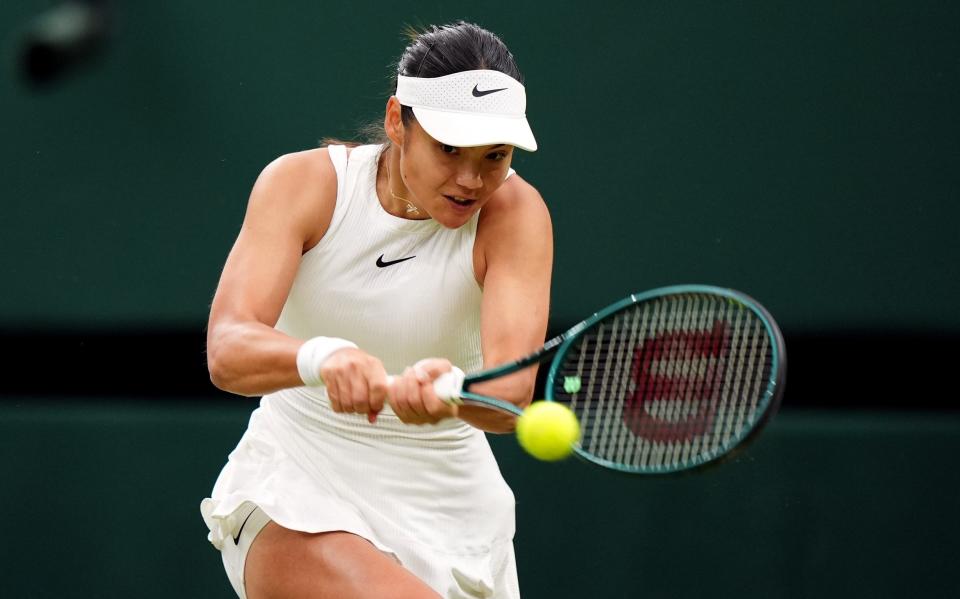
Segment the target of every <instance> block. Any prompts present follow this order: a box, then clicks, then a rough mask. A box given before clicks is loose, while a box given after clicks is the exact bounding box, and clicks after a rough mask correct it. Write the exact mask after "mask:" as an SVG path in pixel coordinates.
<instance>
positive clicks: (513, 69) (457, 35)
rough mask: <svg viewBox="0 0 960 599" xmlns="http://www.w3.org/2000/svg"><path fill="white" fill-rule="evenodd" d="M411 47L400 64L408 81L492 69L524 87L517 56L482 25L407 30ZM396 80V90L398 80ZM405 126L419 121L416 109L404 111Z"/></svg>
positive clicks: (464, 24)
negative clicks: (410, 78)
mask: <svg viewBox="0 0 960 599" xmlns="http://www.w3.org/2000/svg"><path fill="white" fill-rule="evenodd" d="M406 33H407V37H408V38H409V39H410V45H408V46H407V48H406V49H405V50H404V51H403V55H402V56H401V57H400V61H399V62H398V63H397V72H396V75H403V76H404V77H431V78H432V77H443V76H444V75H452V74H453V73H459V72H461V71H473V70H478V69H489V70H493V71H500V72H501V73H505V74H507V75H510V76H511V77H513V78H514V79H516V80H517V81H519V82H520V83H523V75H522V74H520V69H518V68H517V63H516V60H514V58H513V54H511V53H510V50H508V49H507V46H506V44H504V43H503V40H501V39H500V38H499V37H497V35H496V34H494V33H492V32H490V31H487V30H486V29H484V28H483V27H480V26H479V25H475V24H473V23H467V22H466V21H457V22H456V23H452V24H449V25H441V26H439V27H438V26H436V25H431V26H430V27H428V28H427V29H426V30H424V31H417V30H415V29H413V28H412V27H411V28H408V29H407V32H406ZM396 75H395V76H394V77H393V86H394V89H396V84H397V77H396ZM400 114H401V116H402V118H403V124H404V125H409V124H410V122H411V121H413V120H415V117H414V116H413V109H412V108H410V107H409V106H404V107H403V109H402V110H401V113H400Z"/></svg>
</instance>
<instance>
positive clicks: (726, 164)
mask: <svg viewBox="0 0 960 599" xmlns="http://www.w3.org/2000/svg"><path fill="white" fill-rule="evenodd" d="M457 19H465V20H470V21H474V22H477V23H479V24H480V25H482V26H485V27H487V28H488V29H491V30H492V31H495V32H497V33H498V34H499V35H500V36H501V37H502V38H503V39H504V40H505V41H506V43H507V44H508V45H509V47H510V48H511V50H512V51H513V52H514V54H515V56H516V57H517V60H518V63H519V65H520V68H521V70H522V71H523V72H524V74H525V76H526V83H527V94H528V115H529V118H530V122H531V124H532V126H533V128H534V131H535V133H536V135H537V138H538V141H539V143H540V148H541V149H540V150H539V151H538V152H536V153H534V154H526V153H523V152H518V153H517V155H516V158H515V161H514V165H513V166H514V168H516V169H517V170H518V171H519V172H520V173H521V174H522V175H523V176H524V177H525V178H526V179H527V180H529V181H531V182H532V183H533V184H534V185H535V186H537V187H538V188H539V189H540V191H541V193H542V194H543V196H544V198H545V199H546V201H547V203H548V204H549V206H550V209H551V213H552V215H553V218H554V229H555V239H556V257H555V267H554V289H553V298H552V315H551V321H550V328H551V332H559V331H561V330H563V329H565V328H566V327H568V326H570V325H572V324H573V323H574V322H576V321H578V320H580V319H581V318H583V317H584V316H586V315H588V314H589V313H591V312H592V311H593V310H595V309H597V308H600V307H602V306H604V305H606V304H609V303H611V302H613V301H615V300H618V299H620V298H621V297H623V296H625V295H628V294H629V293H630V292H633V291H641V290H645V289H649V288H653V287H657V286H661V285H666V284H675V283H709V284H716V285H722V286H728V287H733V288H737V289H740V290H742V291H744V292H746V293H748V294H749V295H751V296H753V297H755V298H756V299H758V300H759V301H760V302H761V303H763V304H764V305H766V306H767V307H768V308H769V309H770V311H771V312H772V313H773V314H774V316H775V317H776V318H777V320H778V321H779V322H780V324H781V326H782V328H783V330H784V333H785V336H786V341H787V353H788V357H789V358H788V359H789V372H788V377H787V391H786V395H785V399H784V405H783V408H782V410H781V412H780V414H779V415H778V416H777V418H776V419H775V421H774V422H773V423H772V424H771V426H770V427H769V428H768V429H767V431H766V432H765V433H764V434H763V435H762V436H761V437H760V438H759V439H758V440H757V441H756V442H755V443H754V444H753V445H751V446H750V447H749V448H748V449H747V451H745V452H744V453H743V454H741V455H740V456H739V458H738V459H737V460H735V461H733V462H731V463H728V464H725V465H723V466H722V467H720V468H716V469H713V470H709V471H706V472H702V473H698V474H695V475H690V476H686V477H681V478H668V479H649V478H639V479H638V478H629V477H624V476H617V475H614V474H611V473H607V472H599V471H597V470H593V469H591V468H590V467H588V466H586V465H584V464H582V463H579V462H576V461H570V462H565V463H562V464H558V465H542V464H538V463H534V462H533V460H532V459H531V458H529V457H527V456H526V455H525V454H523V453H522V452H521V451H520V450H518V449H517V447H516V444H515V442H514V441H513V439H512V438H511V437H491V443H492V445H493V446H494V450H495V451H496V453H497V455H498V458H499V460H500V463H501V468H502V470H503V473H504V476H505V477H506V478H507V480H508V482H509V483H510V484H511V486H512V487H513V488H514V491H515V493H516V495H517V499H518V512H517V514H518V535H517V538H516V547H517V555H518V564H519V569H520V577H521V584H522V588H523V590H524V592H525V597H531V598H538V597H556V598H560V597H700V596H703V595H707V594H710V595H713V596H719V597H734V596H736V597H758V598H759V597H765V598H769V597H810V596H817V597H860V596H864V597H866V596H869V597H901V596H905V595H908V594H909V595H911V596H916V595H920V596H948V595H956V594H958V593H960V583H958V582H957V580H956V578H955V576H953V575H952V570H953V567H954V564H955V555H956V550H955V542H956V539H957V537H958V534H960V525H958V519H957V517H956V512H955V510H956V506H957V505H958V503H960V476H958V474H957V468H956V466H955V465H954V460H953V459H952V458H953V456H955V455H956V454H957V453H958V452H960V412H958V410H957V399H958V394H957V391H956V387H955V386H954V385H953V384H952V383H951V382H950V378H949V377H950V376H951V372H952V371H953V368H954V367H955V362H956V359H957V357H958V352H957V349H956V348H957V346H958V342H960V310H958V303H960V241H958V232H960V227H958V220H960V118H958V114H960V113H958V110H957V106H960V35H957V31H958V25H960V5H958V4H956V3H953V2H947V1H943V2H934V1H919V2H918V1H911V2H907V1H906V0H891V1H887V2H875V3H868V4H862V3H855V2H836V1H827V0H811V1H810V2H793V3H777V2H762V1H759V0H747V1H740V2H646V1H631V2H626V1H623V2H607V3H585V2H572V1H571V2H568V1H563V0H558V1H554V2H550V3H546V2H500V1H497V0H490V1H488V2H483V3H470V4H459V3H453V2H440V1H430V0H413V1H412V2H407V3H399V4H398V3H390V4H388V3H345V2H322V1H320V2H317V1H313V2H306V1H290V2H282V3H274V4H267V3H262V2H245V1H234V2H218V1H212V2H199V3H198V2H186V1H182V0H172V1H169V2H143V1H132V0H131V1H124V0H114V1H112V2H92V1H91V2H67V3H62V2H52V1H44V2H41V1H37V0H26V1H22V2H6V3H2V4H0V53H2V54H0V57H2V65H0V77H2V79H0V131H2V133H3V135H2V141H0V165H2V166H0V171H2V173H3V183H2V187H0V248H2V251H0V281H2V287H0V289H2V291H0V342H2V344H3V346H4V347H5V349H6V351H5V352H4V355H5V358H4V359H3V361H2V362H0V371H2V376H0V456H2V460H0V513H2V517H0V564H2V565H3V566H2V568H3V570H4V572H5V574H4V591H3V592H2V594H3V595H4V596H5V597H43V598H46V597H224V598H227V597H231V596H232V591H231V590H230V587H229V585H228V583H227V580H226V577H225V575H224V573H223V570H222V567H221V565H220V560H219V554H218V553H217V552H216V551H215V550H214V549H213V548H212V547H211V546H210V545H209V544H208V543H207V541H206V539H205V535H206V528H205V527H204V525H203V522H202V520H201V518H200V514H199V510H198V506H199V502H200V499H201V498H203V497H204V496H205V495H206V494H207V493H208V492H209V490H210V488H211V486H212V484H213V481H214V480H215V478H216V475H217V474H218V472H219V469H220V467H221V466H222V464H223V463H224V461H225V459H226V455H227V453H228V452H229V451H230V450H231V449H232V447H233V446H234V444H235V443H236V441H237V440H238V439H239V436H240V434H241V433H242V431H243V429H244V427H245V424H246V420H247V418H248V416H249V414H250V412H251V411H252V410H253V409H254V408H255V407H256V404H257V401H256V400H255V399H249V398H239V397H234V396H231V395H228V394H226V393H222V392H219V391H217V390H216V389H215V388H213V387H212V386H211V385H210V383H209V380H208V378H207V373H206V365H205V357H204V334H205V331H204V328H205V321H206V316H207V310H208V307H209V302H210V300H211V298H212V295H213V292H214V290H215V288H216V284H217V280H218V277H219V272H220V268H221V267H222V265H223V262H224V259H225V258H226V255H227V253H228V251H229V249H230V247H231V244H232V242H233V239H234V238H235V236H236V234H237V232H238V229H239V226H240V223H241V220H242V217H243V213H244V209H245V203H246V199H247V195H248V193H249V190H250V187H251V185H252V184H253V182H254V180H255V179H256V177H257V175H258V174H259V172H260V169H262V168H263V166H264V165H266V164H267V163H268V162H270V161H271V160H272V159H273V158H275V157H276V156H278V155H280V154H284V153H287V152H292V151H298V150H303V149H307V148H311V147H315V146H316V145H318V143H319V141H318V140H320V139H321V138H323V137H340V138H351V137H354V136H355V133H356V132H357V130H358V129H359V128H360V127H361V126H362V125H364V124H366V123H368V122H371V121H376V120H378V119H380V118H382V111H383V107H384V104H385V102H386V99H387V97H388V96H389V94H390V92H391V89H390V83H389V77H390V74H391V67H392V65H394V64H395V63H396V60H397V59H398V58H399V56H400V53H401V52H402V50H403V48H404V46H405V40H404V39H403V37H402V35H401V31H402V29H403V27H404V26H405V25H407V24H410V25H414V26H420V25H427V24H434V23H436V24H441V23H445V22H450V21H454V20H457Z"/></svg>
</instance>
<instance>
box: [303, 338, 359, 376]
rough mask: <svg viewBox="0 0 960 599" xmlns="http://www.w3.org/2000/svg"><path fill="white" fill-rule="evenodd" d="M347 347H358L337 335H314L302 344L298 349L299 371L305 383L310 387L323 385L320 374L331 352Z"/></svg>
mask: <svg viewBox="0 0 960 599" xmlns="http://www.w3.org/2000/svg"><path fill="white" fill-rule="evenodd" d="M346 347H352V348H356V347H357V344H356V343H353V342H352V341H347V340H346V339H340V338H337V337H314V338H313V339H308V340H307V341H306V342H305V343H304V344H303V345H301V346H300V349H299V350H297V372H299V373H300V379H301V380H303V384H304V385H307V386H308V387H319V386H321V385H323V378H321V376H320V368H321V367H322V366H323V363H324V362H326V360H327V358H329V357H330V354H332V353H333V352H335V351H338V350H341V349H344V348H346Z"/></svg>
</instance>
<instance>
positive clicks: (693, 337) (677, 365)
mask: <svg viewBox="0 0 960 599" xmlns="http://www.w3.org/2000/svg"><path fill="white" fill-rule="evenodd" d="M729 344H730V341H729V335H728V325H727V323H726V322H724V321H721V320H717V321H715V322H714V324H713V329H710V330H702V331H691V332H684V331H679V332H675V333H667V334H664V335H660V336H656V337H653V338H651V339H646V340H644V342H643V343H642V344H641V345H640V346H639V347H637V349H636V351H635V352H634V357H633V370H632V373H631V374H632V378H633V381H634V383H636V388H635V389H634V392H633V394H632V395H631V396H630V397H628V398H627V402H626V406H625V407H624V412H623V420H624V423H625V424H626V425H627V426H628V427H630V430H632V431H633V433H634V434H635V435H637V436H638V437H642V438H644V439H647V440H648V441H652V442H659V443H676V442H680V443H682V442H684V441H691V440H693V439H695V438H696V437H699V436H701V435H703V434H704V433H706V432H707V431H708V430H710V429H711V427H712V426H713V420H714V416H715V414H716V410H717V397H716V394H717V392H718V391H719V387H720V386H719V385H718V382H719V381H722V380H723V371H724V364H725V363H726V357H727V354H728V352H729ZM652 401H660V402H681V401H686V402H689V403H690V404H691V405H695V406H696V408H695V409H694V408H691V409H690V412H689V413H688V414H686V415H683V416H680V415H677V416H676V417H675V418H670V419H669V420H668V419H665V418H663V417H657V416H654V415H652V414H650V412H649V410H648V408H649V407H650V406H649V405H646V404H647V403H648V402H652ZM660 407H661V408H662V410H661V413H663V412H664V411H669V408H667V407H664V406H660ZM678 409H679V406H678Z"/></svg>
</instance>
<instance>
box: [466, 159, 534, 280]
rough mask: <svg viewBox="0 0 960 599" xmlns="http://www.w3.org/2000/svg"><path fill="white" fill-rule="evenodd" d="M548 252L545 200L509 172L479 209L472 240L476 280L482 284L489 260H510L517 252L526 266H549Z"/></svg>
mask: <svg viewBox="0 0 960 599" xmlns="http://www.w3.org/2000/svg"><path fill="white" fill-rule="evenodd" d="M552 255H553V224H552V222H551V220H550V211H549V210H548V209H547V204H546V202H544V200H543V197H542V196H541V195H540V192H539V191H537V189H536V188H535V187H534V186H532V185H530V184H529V183H527V182H526V181H525V180H523V179H522V178H520V176H519V175H513V176H511V177H510V178H509V179H507V180H506V181H505V182H504V184H503V185H502V186H501V187H500V189H498V190H497V191H496V193H494V195H493V196H492V197H491V198H490V200H489V201H488V202H487V204H486V205H485V206H484V207H483V210H481V211H480V217H479V220H478V222H477V238H476V242H475V243H474V272H475V274H476V276H477V280H478V282H479V283H480V284H481V285H483V282H484V281H485V280H486V275H487V272H488V269H489V268H490V266H491V265H492V264H512V263H514V262H515V261H516V260H518V259H519V257H521V256H522V257H523V259H524V260H525V261H526V265H527V267H532V268H542V267H544V266H545V267H546V268H547V269H549V264H550V262H551V260H552ZM511 268H512V267H511ZM525 268H526V267H525Z"/></svg>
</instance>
